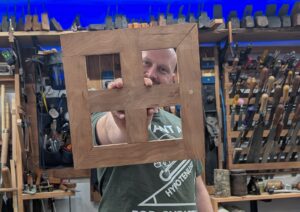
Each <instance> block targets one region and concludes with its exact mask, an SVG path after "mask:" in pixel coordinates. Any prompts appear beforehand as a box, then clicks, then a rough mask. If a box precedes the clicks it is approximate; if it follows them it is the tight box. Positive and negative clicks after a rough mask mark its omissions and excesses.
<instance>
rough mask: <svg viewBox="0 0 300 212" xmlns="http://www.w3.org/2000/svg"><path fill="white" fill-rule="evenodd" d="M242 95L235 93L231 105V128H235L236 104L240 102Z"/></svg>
mask: <svg viewBox="0 0 300 212" xmlns="http://www.w3.org/2000/svg"><path fill="white" fill-rule="evenodd" d="M239 98H240V96H239V95H237V94H236V95H235V96H234V97H233V99H232V105H231V121H230V127H231V130H233V129H234V126H235V109H236V105H237V103H238V100H239Z"/></svg>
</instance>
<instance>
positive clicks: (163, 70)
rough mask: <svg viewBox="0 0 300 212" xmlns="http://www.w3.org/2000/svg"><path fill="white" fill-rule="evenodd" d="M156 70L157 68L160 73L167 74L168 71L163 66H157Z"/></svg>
mask: <svg viewBox="0 0 300 212" xmlns="http://www.w3.org/2000/svg"><path fill="white" fill-rule="evenodd" d="M158 70H159V73H161V74H168V73H169V72H168V70H167V69H165V68H159V69H158Z"/></svg>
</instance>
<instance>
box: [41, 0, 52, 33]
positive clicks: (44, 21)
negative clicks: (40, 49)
mask: <svg viewBox="0 0 300 212" xmlns="http://www.w3.org/2000/svg"><path fill="white" fill-rule="evenodd" d="M41 20H42V23H41V26H42V30H43V31H50V24H49V17H48V13H47V11H46V5H45V2H43V12H42V18H41Z"/></svg>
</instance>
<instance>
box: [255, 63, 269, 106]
mask: <svg viewBox="0 0 300 212" xmlns="http://www.w3.org/2000/svg"><path fill="white" fill-rule="evenodd" d="M268 74H269V69H267V68H263V69H262V70H261V71H260V77H259V79H260V81H259V83H258V91H257V93H256V96H255V105H254V106H255V107H256V109H258V105H259V100H260V98H261V95H262V93H263V89H264V85H265V83H266V81H267V79H268Z"/></svg>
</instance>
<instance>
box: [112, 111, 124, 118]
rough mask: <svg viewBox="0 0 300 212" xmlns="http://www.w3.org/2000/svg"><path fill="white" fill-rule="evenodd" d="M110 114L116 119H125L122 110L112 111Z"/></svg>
mask: <svg viewBox="0 0 300 212" xmlns="http://www.w3.org/2000/svg"><path fill="white" fill-rule="evenodd" d="M112 114H113V115H114V116H115V117H116V118H118V119H121V120H122V119H125V113H124V111H113V112H112Z"/></svg>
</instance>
